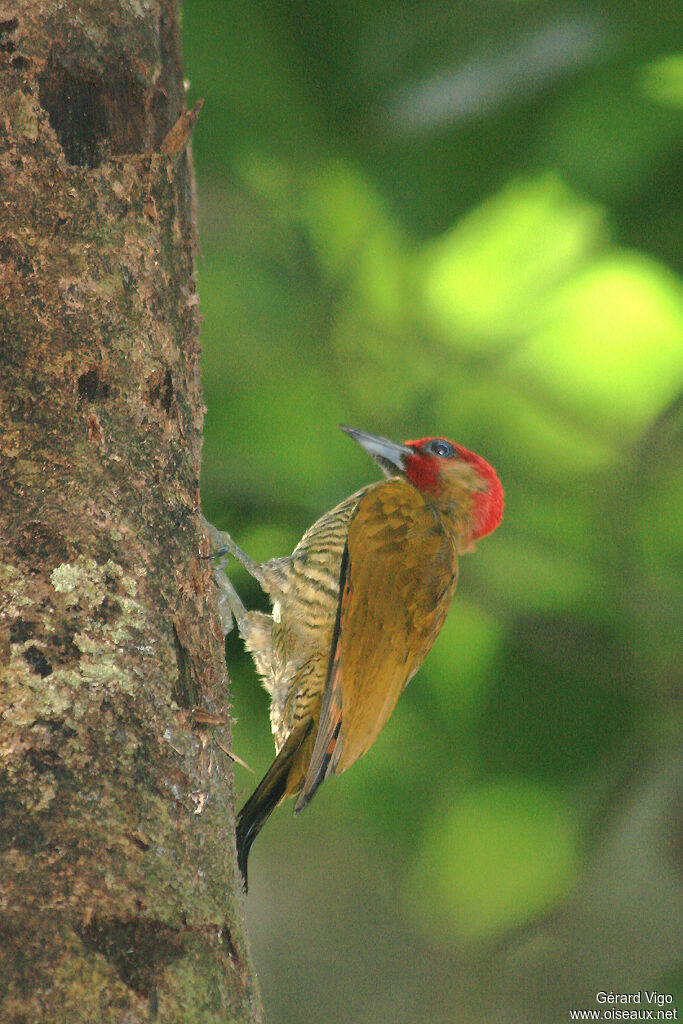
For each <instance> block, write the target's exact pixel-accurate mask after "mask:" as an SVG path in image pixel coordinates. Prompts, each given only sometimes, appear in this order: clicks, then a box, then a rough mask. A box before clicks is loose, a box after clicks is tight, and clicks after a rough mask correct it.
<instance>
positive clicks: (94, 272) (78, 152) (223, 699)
mask: <svg viewBox="0 0 683 1024" xmlns="http://www.w3.org/2000/svg"><path fill="white" fill-rule="evenodd" d="M182 110H183V90H182V68H181V61H180V51H179V38H178V22H177V10H176V6H175V3H173V2H172V0H168V2H166V0H157V2H155V0H116V2H112V0H107V2H105V0H85V2H80V3H78V4H76V3H66V4H65V3H63V2H60V0H44V2H38V0H35V2H31V0H16V2H14V3H9V2H6V0H0V198H1V203H0V325H1V326H0V331H1V333H0V344H1V348H0V612H1V618H0V678H1V681H2V682H1V688H0V758H1V760H0V767H1V772H0V819H1V831H0V1019H1V1020H2V1021H3V1022H5V1021H7V1022H10V1021H11V1022H19V1021H21V1022H33V1021H40V1022H41V1024H47V1022H57V1021H60V1022H61V1021H64V1022H67V1021H68V1022H69V1024H77V1022H80V1021H83V1022H85V1021H88V1022H99V1021H126V1022H131V1024H133V1022H136V1021H149V1020H155V1019H157V1020H160V1021H201V1022H203V1024H206V1022H211V1021H229V1020H230V1021H232V1020H234V1021H247V1020H257V1019H259V1017H260V1009H259V1004H258V995H257V993H256V991H255V987H254V982H253V973H252V971H251V967H250V963H249V955H248V951H247V947H246V939H245V932H244V921H243V909H242V899H241V886H240V882H239V878H238V875H237V871H236V866H235V855H234V835H233V793H232V769H231V764H230V761H229V759H228V758H227V757H226V755H225V753H224V750H225V749H229V748H230V727H229V718H228V715H227V713H226V709H227V693H226V681H225V669H224V661H223V648H222V642H221V635H220V629H219V626H218V623H217V619H216V615H215V610H214V607H213V595H214V588H213V581H212V579H211V576H210V571H209V569H208V567H207V566H206V565H205V564H204V563H202V562H201V561H200V560H199V558H198V555H199V553H200V544H201V533H200V530H199V522H198V512H199V498H198V477H199V460H200V442H201V426H202V413H203V409H202V404H201V395H200V386H199V343H198V323H199V319H198V313H197V294H196V289H195V280H194V263H193V258H194V248H195V237H194V224H193V216H192V172H191V166H190V163H189V157H188V155H187V152H186V151H185V149H184V148H182V146H180V147H179V146H178V137H179V135H178V132H176V133H175V135H171V136H170V137H169V138H170V140H171V142H170V144H169V142H168V141H167V143H166V145H163V140H164V139H165V138H167V136H168V132H169V131H170V130H171V129H172V127H173V125H174V124H175V123H176V122H177V120H178V117H179V116H180V114H181V112H182ZM180 137H181V141H182V131H181V132H180Z"/></svg>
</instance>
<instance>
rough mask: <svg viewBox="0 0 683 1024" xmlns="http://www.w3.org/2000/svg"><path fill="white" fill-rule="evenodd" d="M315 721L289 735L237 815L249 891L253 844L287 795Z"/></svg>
mask: <svg viewBox="0 0 683 1024" xmlns="http://www.w3.org/2000/svg"><path fill="white" fill-rule="evenodd" d="M310 725H311V723H310V722H309V723H308V725H307V727H306V728H305V729H304V730H302V731H301V732H296V733H293V734H292V735H291V736H289V737H288V738H287V740H286V741H285V744H284V746H283V747H282V749H281V750H280V753H279V754H278V755H277V757H276V758H275V760H274V761H273V763H272V764H271V766H270V768H269V769H268V771H267V772H266V774H265V775H264V776H263V778H262V779H261V781H260V782H259V784H258V786H257V787H256V789H255V790H254V792H253V793H252V794H251V796H250V797H249V799H248V800H247V802H246V803H245V805H244V807H243V808H242V810H241V811H240V812H239V815H238V816H237V866H238V867H239V869H240V874H241V875H242V878H243V879H244V891H245V892H246V891H247V861H248V859H249V851H250V850H251V847H252V843H253V842H254V840H255V839H256V836H257V835H258V834H259V832H260V831H261V829H262V828H263V826H264V825H265V823H266V821H267V820H268V818H269V817H270V815H271V814H272V812H273V811H274V810H275V808H276V807H277V805H278V804H279V803H280V801H281V800H282V798H283V796H284V795H285V790H286V788H287V777H288V775H289V769H290V767H291V764H292V759H293V758H294V755H295V754H296V753H297V751H298V749H299V747H300V746H301V744H302V743H303V741H304V739H305V738H306V735H307V734H308V731H309V729H310Z"/></svg>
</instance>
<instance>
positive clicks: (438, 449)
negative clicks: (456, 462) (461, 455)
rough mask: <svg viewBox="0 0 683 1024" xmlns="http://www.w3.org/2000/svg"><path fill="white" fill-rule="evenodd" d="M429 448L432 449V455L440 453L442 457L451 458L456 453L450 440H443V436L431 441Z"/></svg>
mask: <svg viewBox="0 0 683 1024" xmlns="http://www.w3.org/2000/svg"><path fill="white" fill-rule="evenodd" d="M427 450H428V451H430V452H431V453H432V455H438V456H439V457H440V458H442V459H449V458H450V457H451V455H454V454H455V449H454V448H453V445H452V444H450V443H449V442H448V441H442V440H441V438H438V439H437V440H436V441H430V442H429V444H428V446H427Z"/></svg>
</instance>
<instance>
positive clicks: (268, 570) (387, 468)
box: [207, 427, 503, 888]
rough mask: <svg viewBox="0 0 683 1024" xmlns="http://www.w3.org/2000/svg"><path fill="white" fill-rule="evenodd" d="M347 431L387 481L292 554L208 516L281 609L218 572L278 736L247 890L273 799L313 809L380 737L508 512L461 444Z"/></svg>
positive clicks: (258, 804)
mask: <svg viewBox="0 0 683 1024" xmlns="http://www.w3.org/2000/svg"><path fill="white" fill-rule="evenodd" d="M342 430H345V431H346V433H347V434H349V435H350V436H351V437H352V438H353V439H354V440H355V441H357V442H358V444H359V445H360V446H361V447H362V448H364V449H365V451H366V452H368V453H369V454H370V455H371V456H372V457H373V458H374V459H375V461H376V462H377V463H378V464H379V466H380V467H381V469H382V470H383V471H384V474H385V479H383V480H381V481H379V482H377V483H372V484H369V485H368V486H367V487H363V488H362V489H361V490H360V491H357V492H356V493H355V494H352V495H351V496H350V497H348V498H346V499H345V500H344V501H342V502H341V503H340V504H339V505H337V506H336V508H333V509H332V510H331V511H330V512H327V513H326V514H325V515H324V516H322V518H320V519H319V520H318V521H317V522H316V523H314V524H313V526H311V528H310V529H309V530H307V532H306V533H305V534H304V536H303V537H302V539H301V541H300V542H299V544H298V545H297V546H296V548H295V549H294V551H293V552H292V554H291V555H289V556H288V557H285V558H273V559H271V560H270V561H268V562H262V563H261V562H255V561H253V559H251V558H249V556H248V555H246V554H245V553H244V552H243V551H242V550H241V549H240V548H239V547H238V546H237V545H236V544H235V543H234V541H233V540H232V538H231V537H230V536H229V535H228V534H225V533H221V532H219V531H217V530H215V529H214V528H213V527H210V525H208V524H207V527H208V530H209V533H210V535H211V537H212V539H213V540H214V541H217V542H219V543H221V544H222V547H221V550H220V551H217V552H216V555H224V554H225V553H226V552H227V553H230V554H231V555H233V556H234V557H235V558H237V559H238V560H239V561H240V562H241V563H242V565H243V566H244V567H245V568H246V569H247V571H248V572H249V573H250V574H251V575H252V576H253V577H254V578H255V579H256V580H257V581H258V583H259V584H260V586H261V588H262V589H263V590H264V591H265V593H266V594H267V595H268V597H269V599H270V602H271V604H272V613H271V614H266V613H264V612H259V611H247V610H246V609H245V608H244V606H243V604H242V602H241V600H240V598H239V597H238V595H237V593H236V592H235V590H234V588H233V587H232V584H231V583H230V581H229V580H228V578H227V577H226V576H225V574H224V573H223V572H217V579H218V582H219V586H220V588H221V591H222V594H221V601H222V605H223V608H224V610H225V606H226V605H227V606H228V607H229V609H230V613H231V614H232V615H233V616H234V618H235V620H236V622H237V628H238V630H239V632H240V634H241V636H242V638H243V640H244V643H245V646H246V647H247V649H248V650H249V651H250V652H251V654H252V657H253V660H254V663H255V665H256V669H257V671H258V673H259V675H260V676H261V679H262V681H263V684H264V686H265V688H266V690H267V691H268V693H269V694H270V700H271V706H270V722H271V727H272V731H273V735H274V738H275V750H276V757H275V760H274V761H273V763H272V764H271V766H270V768H269V769H268V771H267V772H266V774H265V775H264V777H263V779H262V780H261V782H260V783H259V785H258V786H257V788H256V790H255V791H254V793H253V794H252V795H251V796H250V797H249V799H248V800H247V802H246V803H245V804H244V806H243V807H242V809H241V811H240V813H239V816H238V823H237V853H238V865H239V868H240V871H241V873H242V877H243V879H244V883H245V888H246V884H247V860H248V857H249V851H250V849H251V845H252V843H253V842H254V839H255V838H256V836H257V835H258V833H259V831H260V830H261V828H262V826H263V824H264V823H265V821H266V820H267V818H268V817H269V816H270V814H271V812H272V811H273V810H274V808H275V807H276V806H277V805H278V804H279V803H280V802H281V801H282V800H283V799H284V798H285V797H288V796H296V798H297V799H296V804H295V807H294V810H295V811H300V810H302V809H303V808H304V807H305V806H306V805H307V804H308V803H310V801H311V800H312V798H313V796H314V795H315V793H316V792H317V790H318V787H319V786H320V784H321V783H322V782H323V781H324V780H325V779H326V778H328V777H329V776H330V775H338V774H340V773H341V772H343V771H345V770H346V769H347V768H349V767H350V766H351V765H352V764H353V763H354V761H357V760H358V758H359V757H361V755H362V754H364V753H365V752H366V750H368V749H369V748H370V747H371V746H372V744H373V743H374V741H375V739H376V738H377V736H378V735H379V733H380V731H381V730H382V729H383V728H384V726H385V724H386V722H387V720H388V718H389V716H390V715H391V712H392V711H393V710H394V707H395V705H396V702H397V700H398V697H399V695H400V693H401V691H402V690H403V688H404V687H405V686H406V684H407V683H408V682H409V681H410V680H411V679H412V677H413V676H414V674H415V673H416V672H417V670H418V668H419V667H420V665H421V664H422V662H423V660H424V658H425V656H426V654H427V652H428V651H429V649H430V647H431V646H432V644H433V643H434V640H435V639H436V637H437V634H438V632H439V630H440V629H441V626H442V625H443V622H444V619H445V617H446V613H447V612H448V609H449V606H450V604H451V600H452V598H453V593H454V591H455V585H456V581H457V575H458V555H460V554H462V553H463V552H468V551H471V550H472V549H473V547H474V543H475V542H476V541H478V540H480V539H481V538H482V537H484V536H486V534H488V533H491V532H492V531H493V530H495V529H496V527H497V526H498V525H499V523H500V521H501V518H502V515H503V488H502V486H501V483H500V481H499V479H498V476H497V475H496V472H495V470H494V469H493V468H492V467H491V466H490V465H489V464H488V463H487V462H485V461H484V459H482V458H481V456H479V455H475V454H474V453H473V452H470V451H468V450H467V449H466V448H463V447H462V445H459V444H455V443H454V442H453V441H448V440H446V439H444V438H440V437H436V438H433V437H430V438H423V439H421V440H419V441H406V442H405V443H404V444H396V443H395V442H393V441H389V440H387V439H386V438H383V437H377V436H375V435H373V434H367V433H365V432H363V431H361V430H354V429H352V428H351V427H342ZM220 568H222V566H221V567H220ZM230 613H228V614H230Z"/></svg>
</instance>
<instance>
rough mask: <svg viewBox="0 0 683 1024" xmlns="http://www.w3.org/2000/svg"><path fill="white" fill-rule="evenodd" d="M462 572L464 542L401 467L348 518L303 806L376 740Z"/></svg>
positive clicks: (435, 630) (426, 647)
mask: <svg viewBox="0 0 683 1024" xmlns="http://www.w3.org/2000/svg"><path fill="white" fill-rule="evenodd" d="M456 577H457V557H456V552H455V546H454V544H453V543H452V540H451V538H450V537H449V535H448V534H447V533H446V532H445V530H444V527H443V524H442V522H441V520H440V518H439V516H438V515H437V513H436V512H435V510H434V509H433V507H432V506H431V505H430V504H429V503H428V502H426V501H425V499H424V498H423V497H422V495H421V494H420V493H419V491H417V490H416V489H415V488H414V487H412V486H411V485H410V484H409V483H408V482H407V481H405V480H403V479H401V478H398V477H392V478H391V479H389V480H385V481H382V482H381V483H379V484H376V485H375V486H374V487H371V488H370V489H369V490H368V491H367V493H366V494H365V495H364V496H363V498H362V499H361V501H360V502H359V504H358V506H357V508H356V511H355V514H354V516H353V519H352V520H351V523H350V526H349V533H348V539H347V545H346V550H345V552H344V557H343V559H342V568H341V579H340V600H339V606H338V612H337V622H336V625H335V631H334V636H333V643H332V649H331V654H330V661H329V667H328V674H327V681H326V684H325V690H324V693H323V700H322V707H321V713H320V719H319V723H318V732H317V736H316V741H315V745H314V748H313V754H312V757H311V761H310V764H309V767H308V771H307V773H306V779H305V781H304V785H303V788H302V791H301V794H300V796H299V799H298V801H297V804H296V809H297V810H300V809H301V808H302V807H304V806H305V805H306V804H307V803H308V802H309V800H310V799H311V798H312V797H313V795H314V793H315V791H316V790H317V788H318V786H319V785H320V783H321V782H322V781H323V779H325V778H326V777H327V776H328V775H330V774H332V773H333V772H335V773H338V772H342V771H344V770H345V769H346V768H348V767H349V766H350V765H352V764H353V762H354V761H356V760H357V759H358V758H359V757H360V756H361V755H362V754H364V753H365V751H366V750H368V749H369V747H370V746H371V745H372V743H373V742H374V741H375V739H376V738H377V736H378V735H379V733H380V731H381V730H382V728H383V727H384V725H385V724H386V722H387V720H388V718H389V716H390V715H391V712H392V711H393V709H394V707H395V705H396V701H397V700H398V698H399V695H400V693H401V691H402V690H403V688H404V686H405V685H406V683H407V682H408V681H409V680H410V678H411V677H412V676H413V675H414V673H415V672H416V671H417V669H418V668H419V666H420V665H421V663H422V661H423V659H424V657H425V655H426V654H427V651H428V650H429V648H430V647H431V646H432V644H433V642H434V640H435V638H436V636H437V634H438V632H439V629H440V628H441V625H442V624H443V621H444V618H445V616H446V613H447V611H448V608H449V605H450V602H451V598H452V596H453V591H454V590H455V583H456Z"/></svg>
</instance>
